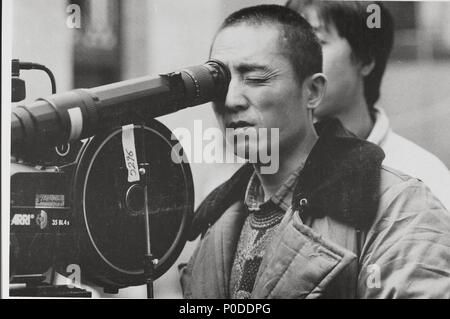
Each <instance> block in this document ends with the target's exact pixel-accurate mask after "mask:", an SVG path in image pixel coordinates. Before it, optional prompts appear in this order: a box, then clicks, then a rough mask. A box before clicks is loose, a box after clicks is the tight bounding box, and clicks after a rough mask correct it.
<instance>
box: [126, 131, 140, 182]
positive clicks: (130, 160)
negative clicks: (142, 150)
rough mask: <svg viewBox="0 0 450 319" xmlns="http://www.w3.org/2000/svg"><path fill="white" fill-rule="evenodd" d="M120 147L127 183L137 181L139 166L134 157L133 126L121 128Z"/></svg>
mask: <svg viewBox="0 0 450 319" xmlns="http://www.w3.org/2000/svg"><path fill="white" fill-rule="evenodd" d="M122 147H123V156H124V159H125V166H126V168H127V170H128V182H130V183H132V182H137V181H139V179H140V177H139V165H138V162H137V156H136V147H135V145H134V125H133V124H130V125H125V126H123V127H122Z"/></svg>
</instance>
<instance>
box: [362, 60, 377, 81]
mask: <svg viewBox="0 0 450 319" xmlns="http://www.w3.org/2000/svg"><path fill="white" fill-rule="evenodd" d="M374 67H375V59H371V60H370V62H369V63H366V64H364V65H362V66H361V70H360V71H359V72H360V73H361V75H362V76H363V77H366V76H368V75H369V74H370V73H371V72H372V71H373V68H374Z"/></svg>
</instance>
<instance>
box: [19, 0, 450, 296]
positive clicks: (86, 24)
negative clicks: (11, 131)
mask: <svg viewBox="0 0 450 319" xmlns="http://www.w3.org/2000/svg"><path fill="white" fill-rule="evenodd" d="M284 2H285V1H280V0H275V1H257V0H251V1H242V0H226V1H225V0H176V1H175V0H127V1H123V0H122V1H120V0H95V1H93V0H74V1H65V0H33V1H29V0H14V1H13V44H12V46H13V47H12V49H13V58H19V59H23V60H27V61H32V62H37V63H41V64H44V65H46V66H48V67H49V68H50V69H51V70H52V71H53V72H54V73H55V76H56V81H57V86H58V91H65V90H68V89H72V88H78V87H92V86H98V85H101V84H106V83H110V82H115V81H119V80H124V79H129V78H133V77H137V76H142V75H148V74H158V73H164V72H169V71H173V70H176V69H178V68H181V67H185V66H189V65H196V64H201V63H203V62H205V61H206V60H207V58H208V51H209V45H210V42H211V40H212V38H213V36H214V32H215V30H216V29H217V27H218V26H219V25H220V23H221V22H222V20H223V19H224V18H225V17H226V16H227V15H228V14H230V13H231V12H233V11H235V10H237V9H240V8H242V7H244V6H250V5H253V4H261V3H277V4H284ZM71 3H74V4H78V5H80V7H81V9H82V11H81V14H82V20H81V28H79V29H77V28H73V29H71V28H69V27H67V25H66V19H67V17H68V16H69V13H68V12H66V9H67V6H68V5H69V4H71ZM389 6H390V9H391V11H392V12H393V14H394V19H395V20H396V22H397V31H396V44H395V48H394V51H393V54H392V59H391V62H390V64H389V66H388V68H387V71H386V75H385V78H384V81H383V85H382V98H381V100H380V102H379V105H380V106H382V107H384V108H385V109H386V111H387V113H388V114H389V115H390V118H391V122H392V125H393V127H394V130H396V131H397V132H398V133H399V134H401V135H403V136H405V137H407V138H409V139H411V140H412V141H414V142H416V143H417V144H419V145H420V146H422V147H424V148H425V149H427V150H429V151H431V152H432V153H434V154H436V155H437V156H438V157H440V158H441V160H442V161H444V163H445V164H446V165H447V167H450V147H449V139H450V125H449V122H450V43H449V42H450V18H449V17H450V2H427V3H424V2H404V1H402V2H401V3H389ZM22 77H23V78H24V79H25V80H26V81H27V89H28V92H27V93H28V94H27V100H26V101H33V100H34V99H36V98H37V97H39V96H43V95H47V94H48V93H49V92H50V84H49V83H48V80H47V78H46V77H45V75H44V74H40V72H36V73H35V72H23V76H22ZM200 119H201V120H202V121H203V127H204V128H207V127H213V126H216V122H215V118H214V115H213V113H212V110H211V107H210V106H209V105H207V106H198V107H195V108H192V109H189V110H184V111H181V112H178V113H176V114H171V115H168V116H165V117H163V118H161V119H160V120H161V121H162V122H163V123H165V124H166V125H167V126H168V127H169V128H175V127H186V128H188V129H193V123H194V120H200ZM237 167H238V165H232V164H192V171H193V176H194V184H195V191H196V197H195V200H196V205H198V204H199V203H200V202H201V200H202V199H203V198H204V197H205V196H206V195H207V194H208V193H209V192H210V191H211V190H212V189H213V188H214V187H215V186H217V185H219V184H220V183H221V182H222V181H224V180H225V179H226V178H227V177H228V176H230V175H231V174H232V173H233V172H234V171H235V170H236V169H237ZM211 177H213V178H211ZM449 192H450V190H449ZM194 246H195V243H188V244H187V246H186V248H185V250H184V251H183V253H182V254H181V256H180V257H179V260H178V261H177V262H176V264H178V263H179V262H186V261H187V260H188V258H189V256H190V254H191V253H192V249H193V247H194ZM176 264H175V266H174V267H172V269H170V270H169V271H168V272H167V273H166V274H165V275H164V276H163V277H161V278H160V279H158V280H157V281H156V285H155V297H156V298H177V297H181V294H180V288H179V284H178V275H177V270H176ZM94 295H95V296H108V297H114V296H113V295H105V294H103V293H102V292H100V291H95V293H94ZM116 296H119V297H137V298H143V297H145V296H146V293H145V288H144V287H133V288H127V289H122V290H121V291H120V293H119V295H116Z"/></svg>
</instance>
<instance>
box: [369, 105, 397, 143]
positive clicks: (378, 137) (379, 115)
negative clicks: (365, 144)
mask: <svg viewBox="0 0 450 319" xmlns="http://www.w3.org/2000/svg"><path fill="white" fill-rule="evenodd" d="M390 129H391V126H390V123H389V118H388V117H387V115H386V112H385V111H384V110H383V109H382V108H379V107H375V124H374V125H373V128H372V131H370V134H369V136H368V137H367V141H369V142H371V143H374V144H376V145H380V146H381V145H383V143H384V140H385V139H386V137H387V135H388V133H389V131H390Z"/></svg>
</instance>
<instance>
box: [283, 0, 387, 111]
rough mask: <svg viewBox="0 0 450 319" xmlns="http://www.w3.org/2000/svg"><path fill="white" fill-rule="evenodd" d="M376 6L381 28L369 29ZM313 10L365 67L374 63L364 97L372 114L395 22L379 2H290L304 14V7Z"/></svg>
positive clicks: (291, 0)
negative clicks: (331, 27) (368, 10)
mask: <svg viewBox="0 0 450 319" xmlns="http://www.w3.org/2000/svg"><path fill="white" fill-rule="evenodd" d="M371 4H376V5H378V7H379V8H380V23H381V25H380V27H379V28H376V27H375V28H369V27H368V26H367V18H368V16H369V15H370V12H367V7H368V6H369V5H371ZM308 6H311V7H313V8H314V9H315V10H316V12H317V15H318V17H319V19H320V20H321V21H322V22H323V23H324V25H325V28H326V27H327V26H329V25H330V24H332V25H334V26H335V27H336V30H337V32H338V34H339V36H341V37H342V38H344V39H346V40H347V41H348V43H349V44H350V47H351V48H352V52H353V55H354V57H356V58H357V59H358V60H359V61H361V62H362V63H363V64H367V63H370V62H371V61H374V62H375V66H374V69H373V70H372V72H371V73H370V74H369V75H367V76H366V77H365V78H364V97H365V99H366V102H367V104H368V106H369V110H370V111H371V112H373V107H374V105H375V103H376V102H377V101H378V99H379V97H380V86H381V79H382V77H383V74H384V71H385V69H386V64H387V61H388V59H389V54H390V53H391V50H392V45H393V41H394V23H393V19H392V16H391V14H390V13H389V11H388V10H387V9H386V7H385V6H384V5H383V4H382V3H380V2H378V1H316V0H289V1H288V2H287V3H286V7H288V8H290V9H292V10H295V11H297V12H299V13H301V12H302V11H303V10H304V8H305V7H308Z"/></svg>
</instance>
